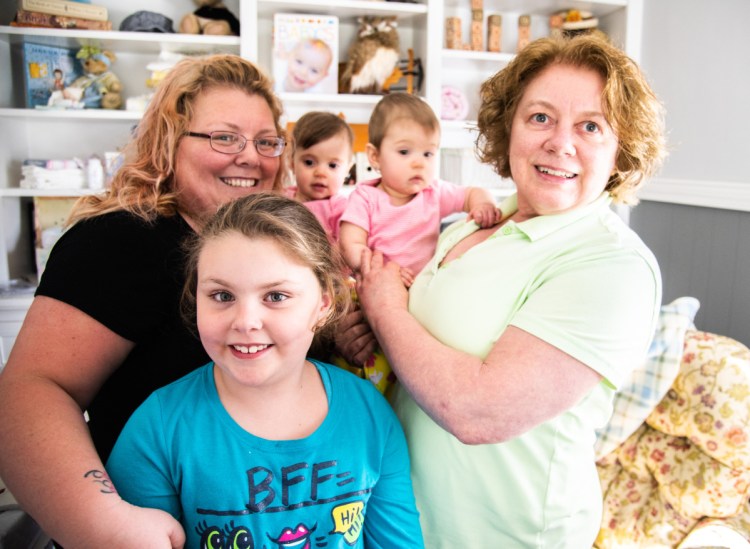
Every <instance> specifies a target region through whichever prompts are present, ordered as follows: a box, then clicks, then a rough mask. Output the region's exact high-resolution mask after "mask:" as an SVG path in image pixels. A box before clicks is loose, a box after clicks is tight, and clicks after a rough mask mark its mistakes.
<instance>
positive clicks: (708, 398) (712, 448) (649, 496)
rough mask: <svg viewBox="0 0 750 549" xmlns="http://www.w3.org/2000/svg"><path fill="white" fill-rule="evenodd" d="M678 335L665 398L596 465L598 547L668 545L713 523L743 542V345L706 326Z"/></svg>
mask: <svg viewBox="0 0 750 549" xmlns="http://www.w3.org/2000/svg"><path fill="white" fill-rule="evenodd" d="M684 339H685V346H684V354H683V358H682V362H681V364H680V371H679V374H678V375H677V376H676V377H675V379H674V383H673V385H672V387H671V388H670V389H669V391H668V393H667V395H666V396H665V397H664V398H663V399H662V401H661V402H660V403H659V404H658V405H657V406H656V407H655V408H654V410H653V411H652V413H651V414H650V415H649V417H648V418H647V420H646V422H644V423H643V424H641V426H640V427H639V428H638V429H636V430H635V432H633V434H632V435H631V436H630V437H628V439H627V440H626V441H625V442H624V443H622V444H621V445H620V446H619V447H618V448H617V449H616V450H615V451H614V452H612V453H610V454H609V455H607V456H605V457H603V458H602V459H600V460H599V461H598V462H597V468H598V470H599V477H600V480H601V484H602V491H603V494H604V499H603V505H604V507H603V517H602V527H601V529H600V531H599V536H598V538H597V540H596V544H595V546H596V547H597V548H600V549H605V548H607V549H608V548H613V549H614V548H622V547H649V548H660V547H663V548H665V549H666V548H668V547H669V548H672V547H675V546H677V545H678V544H681V543H687V540H688V538H690V535H689V534H690V533H692V532H693V531H695V537H696V540H695V541H697V539H698V538H697V536H698V531H699V530H700V529H707V528H708V527H709V526H710V527H711V528H714V529H716V528H718V526H717V525H721V528H722V529H724V530H725V531H726V530H727V529H730V530H734V531H736V532H740V533H744V535H745V536H746V537H748V538H750V534H748V531H749V530H748V528H749V527H750V506H749V504H748V496H750V461H748V453H749V452H750V449H749V448H748V445H749V444H750V443H749V442H748V436H749V433H750V350H748V348H747V347H745V346H744V345H742V344H741V343H739V342H737V341H735V340H733V339H730V338H727V337H722V336H717V335H714V334H709V333H706V332H697V331H694V330H689V331H687V333H686V334H685V337H684ZM735 537H736V536H735ZM712 546H713V545H712ZM731 546H732V547H735V545H731ZM680 547H685V549H687V548H689V547H696V545H684V546H683V545H680ZM737 547H739V546H737Z"/></svg>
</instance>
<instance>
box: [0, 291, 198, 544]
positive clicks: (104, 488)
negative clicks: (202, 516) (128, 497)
mask: <svg viewBox="0 0 750 549" xmlns="http://www.w3.org/2000/svg"><path fill="white" fill-rule="evenodd" d="M132 348H133V343H132V342H130V341H128V340H126V339H124V338H122V337H120V336H118V335H117V334H115V333H114V332H112V331H110V330H109V329H108V328H106V327H105V326H104V325H102V324H100V323H99V322H97V321H95V320H94V319H93V318H91V317H89V316H88V315H86V314H84V313H83V312H81V311H80V310H78V309H76V308H74V307H72V306H70V305H67V304H65V303H63V302H60V301H57V300H55V299H51V298H48V297H36V298H35V299H34V301H33V303H32V305H31V307H30V309H29V311H28V313H27V315H26V319H25V321H24V324H23V326H22V328H21V331H20V333H19V335H18V338H17V339H16V342H15V344H14V346H13V351H12V352H11V355H10V357H9V360H8V364H7V366H6V367H5V369H4V370H3V372H2V375H0V403H2V413H0V440H2V441H3V443H2V445H0V475H2V477H3V481H5V483H6V484H7V486H8V488H9V489H10V491H11V493H12V494H13V495H14V497H15V498H16V499H17V500H18V501H19V503H20V504H21V507H23V509H24V510H26V511H27V512H28V513H29V514H31V515H32V516H33V517H34V518H35V519H36V520H37V522H39V524H40V526H41V527H42V529H43V530H44V531H45V532H46V533H47V534H48V535H50V536H51V537H53V538H54V539H56V540H57V541H59V542H60V543H61V544H63V545H64V546H69V547H75V548H87V547H91V548H95V547H125V546H129V547H136V546H143V547H145V546H150V547H181V546H182V544H183V542H184V533H183V532H182V528H181V526H180V525H179V523H178V522H176V521H175V520H174V519H173V518H172V517H170V516H169V515H168V514H167V513H164V512H162V511H156V510H153V509H140V508H138V507H134V506H132V505H130V504H128V503H126V502H124V501H123V500H122V499H121V498H120V496H119V495H118V494H117V491H116V490H115V488H114V487H113V486H112V484H111V482H110V481H109V478H108V476H107V473H106V471H105V470H104V466H103V465H102V462H101V459H100V458H99V456H98V455H97V453H96V450H95V449H94V445H93V442H92V441H91V437H90V435H89V431H88V427H87V426H86V422H85V420H84V418H83V412H82V410H84V409H85V408H86V406H87V405H88V404H89V403H90V402H91V400H92V399H93V397H94V395H95V394H96V393H97V391H98V390H99V388H100V387H101V386H102V384H103V383H104V381H105V380H106V379H107V378H108V377H109V376H110V375H111V374H112V372H114V370H115V369H116V368H117V367H118V366H119V365H120V364H121V363H122V361H123V360H124V358H125V357H126V356H127V354H128V353H129V352H130V350H131V349H132ZM157 540H158V541H157ZM139 544H140V545H139Z"/></svg>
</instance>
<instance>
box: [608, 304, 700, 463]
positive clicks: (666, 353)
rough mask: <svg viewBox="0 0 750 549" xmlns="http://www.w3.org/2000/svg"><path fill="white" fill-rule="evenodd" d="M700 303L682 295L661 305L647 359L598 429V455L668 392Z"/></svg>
mask: <svg viewBox="0 0 750 549" xmlns="http://www.w3.org/2000/svg"><path fill="white" fill-rule="evenodd" d="M699 307H700V303H699V302H698V300H697V299H695V298H694V297H680V298H678V299H675V300H674V301H673V302H672V303H670V304H668V305H664V306H662V308H661V312H660V314H659V320H658V323H657V325H656V330H655V331H654V339H653V340H652V341H651V345H650V347H649V350H648V353H647V355H646V360H644V361H643V363H641V364H639V365H638V366H637V367H636V368H635V369H634V370H633V372H632V374H631V376H630V378H629V380H628V382H627V383H623V386H622V387H621V389H620V390H619V391H618V392H617V393H616V394H615V399H614V402H613V412H612V418H611V419H610V420H609V422H608V423H607V425H606V426H605V427H604V428H603V429H601V430H600V431H599V432H598V433H597V440H596V446H595V450H596V457H597V459H599V458H601V457H603V456H605V455H607V454H608V453H610V452H611V451H612V450H614V449H615V448H617V447H618V446H619V445H620V444H621V443H622V442H623V441H624V440H625V439H627V438H628V437H629V436H630V435H631V434H632V433H633V432H634V431H635V430H636V429H637V428H638V427H639V426H640V425H641V423H643V422H644V421H645V419H646V418H647V417H648V415H649V414H650V413H651V411H652V410H653V409H654V406H656V405H657V404H658V403H659V401H661V399H662V398H663V397H664V395H665V394H666V393H667V391H668V390H669V388H670V386H671V385H672V382H673V381H674V379H675V377H676V376H677V372H678V371H679V369H680V359H681V358H682V349H683V345H684V341H685V333H686V332H687V330H688V329H690V328H692V327H693V319H694V318H695V313H697V312H698V309H699Z"/></svg>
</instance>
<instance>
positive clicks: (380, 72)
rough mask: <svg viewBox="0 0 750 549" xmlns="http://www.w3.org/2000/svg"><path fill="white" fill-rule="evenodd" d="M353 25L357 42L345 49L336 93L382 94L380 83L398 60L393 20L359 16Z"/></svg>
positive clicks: (391, 18) (394, 19)
mask: <svg viewBox="0 0 750 549" xmlns="http://www.w3.org/2000/svg"><path fill="white" fill-rule="evenodd" d="M357 21H358V22H359V31H358V32H357V40H356V41H355V42H354V44H352V46H351V47H350V48H349V59H348V60H347V62H346V66H345V67H344V70H343V72H342V74H341V78H340V81H339V89H340V91H341V92H342V93H373V94H378V93H382V91H383V83H384V82H385V80H386V79H387V78H388V77H389V76H390V75H391V73H392V72H393V70H394V69H395V68H396V65H397V64H398V60H399V42H398V32H397V31H396V27H397V22H396V17H395V16H392V15H391V16H363V17H359V18H358V19H357Z"/></svg>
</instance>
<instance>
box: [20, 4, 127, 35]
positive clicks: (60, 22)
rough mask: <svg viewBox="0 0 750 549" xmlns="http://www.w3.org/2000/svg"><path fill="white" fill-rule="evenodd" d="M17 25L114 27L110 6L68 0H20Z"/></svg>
mask: <svg viewBox="0 0 750 549" xmlns="http://www.w3.org/2000/svg"><path fill="white" fill-rule="evenodd" d="M11 26H14V27H42V28H53V29H85V30H112V21H110V20H109V14H108V12H107V8H106V7H104V6H99V5H96V4H85V3H83V2H73V1H68V0H18V10H17V11H16V17H15V19H14V20H13V22H11Z"/></svg>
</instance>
